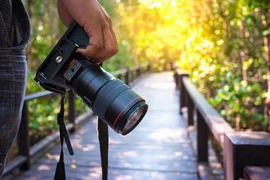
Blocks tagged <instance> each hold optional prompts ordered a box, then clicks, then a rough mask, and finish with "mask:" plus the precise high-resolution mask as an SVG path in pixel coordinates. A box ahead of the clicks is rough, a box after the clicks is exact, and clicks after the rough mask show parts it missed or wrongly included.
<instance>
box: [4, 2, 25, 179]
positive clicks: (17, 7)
mask: <svg viewBox="0 0 270 180" xmlns="http://www.w3.org/2000/svg"><path fill="white" fill-rule="evenodd" d="M3 1H5V0H2V2H1V3H3ZM12 2H13V5H12V9H11V10H10V11H12V12H11V13H12V14H13V16H12V21H14V22H13V25H14V27H15V30H14V29H13V31H14V32H15V33H17V35H14V34H13V33H11V30H10V28H8V27H6V23H5V22H6V21H5V20H6V19H7V17H5V16H6V15H7V14H10V13H7V12H1V11H0V179H1V177H2V173H3V170H4V166H5V163H6V156H7V153H8V151H9V149H10V147H11V145H12V143H13V141H14V139H15V137H16V135H17V131H18V128H19V125H20V120H21V111H22V105H23V98H24V94H25V86H26V70H27V66H26V57H25V46H26V44H27V41H28V39H29V35H30V24H29V19H28V15H27V13H26V12H25V9H24V6H23V4H22V2H21V1H20V0H15V1H12ZM5 3H10V1H6V2H5ZM3 4H4V3H3ZM1 5H2V4H1ZM6 9H8V8H6ZM11 36H13V37H11ZM15 36H18V38H17V41H13V40H11V39H14V37H15ZM18 40H19V41H18ZM11 41H12V42H11ZM14 42H17V43H18V44H16V43H15V44H14Z"/></svg>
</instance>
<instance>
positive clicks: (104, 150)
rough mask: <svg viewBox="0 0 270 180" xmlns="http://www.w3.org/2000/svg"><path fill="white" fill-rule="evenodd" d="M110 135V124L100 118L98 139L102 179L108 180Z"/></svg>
mask: <svg viewBox="0 0 270 180" xmlns="http://www.w3.org/2000/svg"><path fill="white" fill-rule="evenodd" d="M108 136H109V133H108V125H107V124H106V123H104V122H103V120H102V119H100V118H98V140H99V148H100V157H101V168H102V180H107V178H108V148H109V139H108Z"/></svg>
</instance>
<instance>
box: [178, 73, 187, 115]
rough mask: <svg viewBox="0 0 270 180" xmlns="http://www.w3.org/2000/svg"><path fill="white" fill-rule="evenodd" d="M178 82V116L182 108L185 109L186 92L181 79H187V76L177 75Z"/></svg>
mask: <svg viewBox="0 0 270 180" xmlns="http://www.w3.org/2000/svg"><path fill="white" fill-rule="evenodd" d="M179 76H180V77H178V80H179V81H180V82H179V83H178V85H179V86H180V114H183V112H182V108H184V107H187V96H188V94H187V91H186V88H185V85H184V83H183V78H184V77H188V74H179Z"/></svg>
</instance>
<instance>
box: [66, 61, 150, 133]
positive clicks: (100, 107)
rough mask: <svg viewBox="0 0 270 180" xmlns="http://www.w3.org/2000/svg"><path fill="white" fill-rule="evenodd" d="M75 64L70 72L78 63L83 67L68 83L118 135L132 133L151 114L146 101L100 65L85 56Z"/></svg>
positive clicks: (74, 62) (71, 66)
mask: <svg viewBox="0 0 270 180" xmlns="http://www.w3.org/2000/svg"><path fill="white" fill-rule="evenodd" d="M72 63H73V64H71V65H70V66H69V69H71V68H73V66H74V64H78V63H79V67H81V68H80V70H78V71H76V74H75V75H72V77H73V78H72V79H69V82H68V84H69V85H70V86H71V88H72V89H73V90H74V92H75V93H76V94H78V95H79V96H80V97H81V98H82V99H83V100H84V102H85V103H86V104H87V105H88V106H89V107H90V108H91V109H92V110H93V112H94V113H95V114H96V115H97V116H98V117H100V118H101V119H102V120H103V121H105V122H106V123H107V124H108V125H109V126H110V127H111V128H112V129H113V130H115V131H116V132H117V133H120V134H122V135H126V134H128V133H129V132H131V131H132V130H133V129H134V128H135V127H136V126H137V125H138V124H139V123H140V121H141V120H142V119H143V117H144V115H145V114H146V112H147V109H148V106H147V104H146V103H145V100H144V99H143V98H141V97H140V96H139V95H138V94H136V93H135V92H134V91H132V89H131V88H130V87H129V86H127V85H126V84H124V83H123V82H122V81H120V80H119V79H116V78H114V77H113V76H112V75H111V74H109V73H108V72H106V71H105V70H104V69H102V68H101V67H100V66H99V65H97V64H95V63H92V62H90V61H88V60H86V59H84V58H83V57H82V58H77V59H76V60H74V61H72ZM69 69H68V70H67V71H66V72H70V70H69ZM64 76H65V74H64ZM66 79H67V78H66Z"/></svg>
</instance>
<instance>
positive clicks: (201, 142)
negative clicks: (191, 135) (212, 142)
mask: <svg viewBox="0 0 270 180" xmlns="http://www.w3.org/2000/svg"><path fill="white" fill-rule="evenodd" d="M197 161H198V162H208V127H207V124H206V122H205V121H204V119H203V117H202V115H201V113H200V111H199V110H198V109H197Z"/></svg>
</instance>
